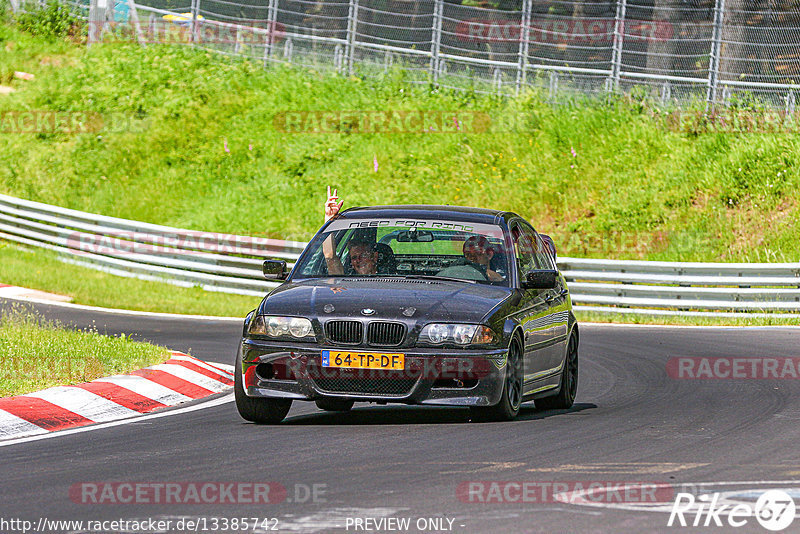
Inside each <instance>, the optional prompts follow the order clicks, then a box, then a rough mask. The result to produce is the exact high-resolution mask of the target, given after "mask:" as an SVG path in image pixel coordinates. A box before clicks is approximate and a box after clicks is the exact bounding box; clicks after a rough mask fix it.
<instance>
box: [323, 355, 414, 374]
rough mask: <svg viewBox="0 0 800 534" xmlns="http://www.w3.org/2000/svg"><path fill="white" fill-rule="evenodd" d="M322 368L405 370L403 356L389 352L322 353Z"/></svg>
mask: <svg viewBox="0 0 800 534" xmlns="http://www.w3.org/2000/svg"><path fill="white" fill-rule="evenodd" d="M322 366H323V367H350V368H354V369H391V370H401V371H402V370H403V369H405V354H399V353H390V352H349V351H339V350H323V351H322Z"/></svg>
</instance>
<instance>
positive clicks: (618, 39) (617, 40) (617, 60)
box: [611, 0, 628, 91]
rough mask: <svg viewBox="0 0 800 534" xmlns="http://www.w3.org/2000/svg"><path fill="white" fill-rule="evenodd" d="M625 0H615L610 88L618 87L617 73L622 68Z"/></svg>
mask: <svg viewBox="0 0 800 534" xmlns="http://www.w3.org/2000/svg"><path fill="white" fill-rule="evenodd" d="M627 5H628V4H627V0H617V13H616V15H615V16H614V43H613V47H612V49H611V90H612V91H617V90H618V89H619V73H620V71H621V70H622V46H623V43H624V39H625V9H626V8H627Z"/></svg>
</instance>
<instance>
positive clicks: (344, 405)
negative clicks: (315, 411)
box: [314, 398, 354, 412]
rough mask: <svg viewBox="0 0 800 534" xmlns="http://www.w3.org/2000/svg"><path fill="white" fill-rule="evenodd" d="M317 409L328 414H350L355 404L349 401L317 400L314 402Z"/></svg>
mask: <svg viewBox="0 0 800 534" xmlns="http://www.w3.org/2000/svg"><path fill="white" fill-rule="evenodd" d="M314 402H315V403H316V405H317V408H319V409H320V410H325V411H326V412H349V411H350V409H351V408H352V407H353V402H354V401H351V400H348V399H329V398H325V399H317V400H316V401H314Z"/></svg>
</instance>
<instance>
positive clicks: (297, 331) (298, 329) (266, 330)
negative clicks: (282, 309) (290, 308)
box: [247, 315, 314, 340]
mask: <svg viewBox="0 0 800 534" xmlns="http://www.w3.org/2000/svg"><path fill="white" fill-rule="evenodd" d="M311 330H312V328H311V321H309V320H308V319H306V318H304V317H273V316H264V315H259V316H257V317H256V318H255V319H253V321H252V322H251V323H250V328H248V330H247V333H248V334H251V335H258V336H268V337H284V338H285V337H293V338H296V339H307V340H311V339H309V338H312V339H313V337H314V335H313V333H312V332H311Z"/></svg>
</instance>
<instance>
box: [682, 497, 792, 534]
mask: <svg viewBox="0 0 800 534" xmlns="http://www.w3.org/2000/svg"><path fill="white" fill-rule="evenodd" d="M725 500H726V499H725V495H724V493H720V492H715V493H711V494H703V495H700V496H698V497H695V496H694V495H693V494H691V493H678V495H677V496H676V497H675V502H674V503H673V505H672V511H671V512H670V514H669V520H668V521H667V526H668V527H672V526H681V527H687V526H692V527H700V526H703V527H710V526H716V527H733V528H738V527H742V526H745V525H747V524H748V523H750V522H751V520H752V518H753V517H755V519H756V521H757V522H758V523H759V524H760V525H761V526H762V527H764V528H765V529H767V530H771V531H773V532H778V531H781V530H784V529H786V528H788V527H789V526H790V525H791V524H792V522H793V521H794V516H795V510H796V508H795V503H794V499H792V497H791V495H789V494H788V493H786V492H785V491H782V490H777V489H774V490H768V491H765V492H764V493H762V494H761V495H760V496H759V497H758V499H756V501H755V504H750V503H747V502H741V501H738V502H735V503H732V502H728V503H726V502H724V501H725Z"/></svg>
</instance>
